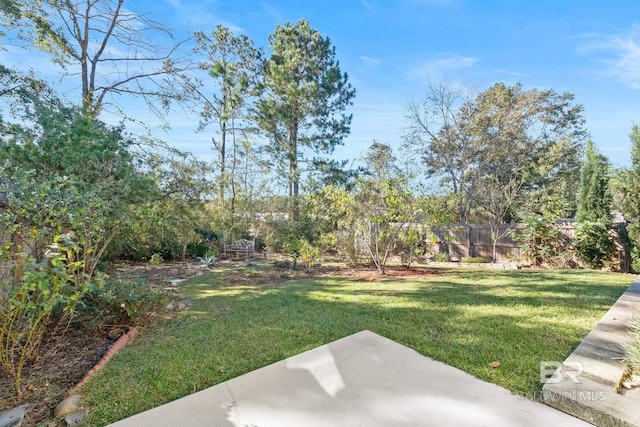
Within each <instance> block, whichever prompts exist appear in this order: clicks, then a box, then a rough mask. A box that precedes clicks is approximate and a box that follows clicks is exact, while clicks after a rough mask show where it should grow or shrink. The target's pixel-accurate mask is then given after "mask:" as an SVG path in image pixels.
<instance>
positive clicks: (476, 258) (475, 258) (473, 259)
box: [462, 256, 491, 264]
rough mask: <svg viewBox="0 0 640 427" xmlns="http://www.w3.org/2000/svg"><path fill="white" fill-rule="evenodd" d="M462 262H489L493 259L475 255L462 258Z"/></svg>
mask: <svg viewBox="0 0 640 427" xmlns="http://www.w3.org/2000/svg"><path fill="white" fill-rule="evenodd" d="M462 262H464V263H467V264H487V263H490V262H491V259H490V258H487V257H483V256H473V257H467V258H462Z"/></svg>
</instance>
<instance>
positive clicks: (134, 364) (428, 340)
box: [86, 271, 631, 424]
mask: <svg viewBox="0 0 640 427" xmlns="http://www.w3.org/2000/svg"><path fill="white" fill-rule="evenodd" d="M225 274H228V273H222V274H220V273H216V274H212V275H207V276H201V277H199V278H195V279H191V280H189V281H187V282H183V283H182V287H183V291H184V292H185V294H186V295H187V296H188V297H189V298H192V299H193V300H194V301H195V304H194V306H193V307H192V308H191V309H190V310H188V311H186V312H184V313H182V314H181V315H180V316H179V317H178V318H176V319H175V320H173V321H172V322H170V323H169V324H168V325H167V326H165V327H164V328H163V329H162V330H160V331H151V332H150V333H149V334H147V335H144V334H143V336H142V337H140V338H139V339H138V340H137V341H135V342H134V344H133V345H132V346H130V347H129V348H127V349H125V351H124V352H123V353H124V355H123V357H116V358H114V359H113V361H112V362H111V364H110V365H108V366H107V368H106V369H105V370H103V371H102V372H101V374H100V375H97V376H96V377H97V378H96V379H95V380H93V381H91V382H90V383H89V385H88V387H87V389H86V391H88V393H87V401H88V403H89V405H90V406H91V407H92V413H94V414H96V417H97V418H96V419H95V420H94V421H95V422H96V424H100V422H101V420H102V421H103V422H112V421H114V420H115V419H120V418H124V417H126V416H129V415H132V414H134V413H137V412H141V411H143V410H146V409H149V408H151V407H153V406H157V405H159V404H162V403H166V402H168V401H170V400H173V399H176V398H179V397H182V396H185V395H187V394H190V393H193V392H195V391H198V390H201V389H203V388H206V387H209V386H211V385H214V384H218V383H220V382H223V381H226V380H228V379H230V378H233V377H236V376H238V375H242V374H244V373H246V372H250V371H252V370H255V369H258V368H260V367H262V366H266V365H268V364H271V363H273V362H276V361H278V360H282V359H285V358H287V357H290V356H293V355H295V354H299V353H301V352H304V351H306V350H309V349H312V348H315V347H317V346H320V345H323V344H326V343H328V342H331V341H334V340H336V339H339V338H342V337H345V336H347V335H351V334H353V333H356V332H359V331H361V330H364V329H368V330H371V331H373V332H375V333H377V334H379V335H382V336H385V337H387V338H389V339H392V340H394V341H396V342H398V343H400V344H403V345H406V346H408V347H411V348H413V349H415V350H417V351H419V352H420V353H422V354H424V355H426V356H429V357H432V358H434V359H436V360H440V361H442V362H444V363H447V364H449V365H452V366H455V367H457V368H459V369H462V370H464V371H466V372H468V373H471V374H472V375H474V376H477V377H479V378H481V379H483V380H487V381H490V382H493V383H496V384H498V385H501V386H503V387H506V388H508V389H510V390H511V391H512V392H515V393H523V394H527V395H535V394H536V393H538V392H539V390H540V384H539V364H540V362H541V361H562V360H564V358H566V356H567V355H568V354H570V353H571V351H572V350H573V349H574V348H575V347H576V346H577V345H578V343H579V342H580V340H581V339H582V337H583V336H584V335H585V334H586V333H587V332H588V330H590V328H591V327H592V326H593V324H595V323H596V322H597V320H598V319H599V318H600V317H601V316H602V315H603V314H604V312H605V311H606V309H608V307H609V306H610V305H611V304H612V303H613V302H614V301H615V300H616V298H617V297H618V296H619V295H620V294H621V293H622V292H623V291H624V289H625V287H624V286H622V285H621V283H620V282H621V280H620V279H619V278H618V279H617V280H613V279H612V280H610V282H608V283H604V282H605V280H604V278H606V275H602V278H603V280H602V283H600V282H598V283H595V284H594V283H593V278H591V281H589V279H588V278H585V277H583V276H580V275H572V274H570V275H566V274H564V273H563V274H559V273H557V272H555V273H554V272H549V273H547V272H535V274H531V272H508V273H504V272H485V271H482V272H480V271H460V272H455V274H451V275H439V276H431V277H426V278H419V279H415V280H414V279H411V280H402V281H385V282H375V281H374V282H365V281H358V280H344V279H337V278H317V279H304V280H299V281H295V282H285V283H279V284H273V285H258V286H246V285H244V286H227V285H225V284H224V278H225ZM567 278H568V279H570V280H567ZM598 278H599V276H598ZM630 283H631V280H629V284H630ZM494 360H497V361H500V362H501V366H500V368H498V369H492V368H490V367H489V363H490V362H492V361H494ZM119 383H125V384H127V386H126V387H124V390H123V387H118V384H119ZM114 388H115V389H119V393H120V394H121V395H120V396H119V397H118V400H119V401H123V402H124V401H126V402H128V405H126V406H123V407H120V406H118V405H117V404H116V405H114V404H113V399H112V398H109V396H108V395H106V394H105V393H106V391H105V390H112V389H114ZM122 394H125V395H122ZM128 396H129V398H128ZM101 414H102V415H101ZM101 416H102V417H104V418H102V419H101V418H100V417H101Z"/></svg>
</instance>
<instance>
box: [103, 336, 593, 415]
mask: <svg viewBox="0 0 640 427" xmlns="http://www.w3.org/2000/svg"><path fill="white" fill-rule="evenodd" d="M178 425H185V426H186V425H188V426H193V427H198V426H233V427H240V426H243V427H244V426H259V427H269V426H273V427H288V426H292V427H293V426H296V427H300V426H305V427H313V426H318V427H319V426H322V427H327V426H366V427H375V426H380V427H382V426H384V427H394V426H407V427H408V426H492V427H500V426H505V427H506V426H509V427H512V426H546V427H552V426H564V427H573V426H575V427H577V426H589V425H590V424H587V423H585V422H584V421H580V420H578V419H576V418H573V417H571V416H569V415H566V414H564V413H562V412H560V411H558V410H556V409H553V408H551V407H549V406H546V405H543V404H541V403H537V402H533V401H530V400H526V399H524V398H521V397H519V396H515V395H512V394H511V393H510V392H509V391H508V390H506V389H504V388H501V387H498V386H496V385H494V384H490V383H486V382H484V381H481V380H479V379H477V378H475V377H472V376H471V375H469V374H466V373H465V372H463V371H460V370H458V369H456V368H453V367H451V366H448V365H445V364H443V363H440V362H437V361H434V360H432V359H429V358H427V357H424V356H422V355H421V354H419V353H418V352H416V351H414V350H412V349H410V348H408V347H405V346H403V345H400V344H398V343H396V342H394V341H391V340H389V339H387V338H384V337H381V336H379V335H376V334H374V333H372V332H369V331H363V332H359V333H357V334H354V335H351V336H348V337H346V338H343V339H340V340H338V341H334V342H332V343H329V344H327V345H323V346H321V347H318V348H315V349H313V350H310V351H307V352H305V353H302V354H299V355H296V356H293V357H290V358H289V359H286V360H282V361H280V362H277V363H274V364H272V365H269V366H266V367H264V368H261V369H258V370H256V371H253V372H250V373H248V374H245V375H242V376H240V377H237V378H234V379H231V380H229V381H227V382H225V383H222V384H218V385H216V386H213V387H210V388H208V389H206V390H203V391H200V392H198V393H195V394H192V395H190V396H186V397H184V398H182V399H179V400H176V401H174V402H171V403H168V404H166V405H163V406H160V407H157V408H154V409H151V410H149V411H146V412H143V413H140V414H137V415H134V416H132V417H130V418H127V419H125V420H122V421H119V422H117V423H115V424H112V426H114V427H134V426H136V427H145V426H149V427H152V426H153V427H163V426H167V427H168V426H172V427H173V426H178Z"/></svg>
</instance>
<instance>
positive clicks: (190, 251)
mask: <svg viewBox="0 0 640 427" xmlns="http://www.w3.org/2000/svg"><path fill="white" fill-rule="evenodd" d="M208 250H209V245H207V243H206V242H204V241H202V242H197V243H195V242H191V243H189V244H188V245H187V255H189V256H192V257H201V256H203V255H204V254H206V253H207V251H208Z"/></svg>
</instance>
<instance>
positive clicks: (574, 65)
mask: <svg viewBox="0 0 640 427" xmlns="http://www.w3.org/2000/svg"><path fill="white" fill-rule="evenodd" d="M128 7H129V8H130V9H131V10H134V11H136V12H142V11H153V12H154V13H156V14H157V19H158V20H159V21H162V22H165V23H167V24H169V25H170V26H172V27H173V28H174V29H175V32H176V34H177V35H178V37H180V36H184V35H185V34H187V33H188V32H189V31H196V30H203V31H206V32H210V31H211V30H213V29H214V28H215V26H216V25H218V24H223V25H226V26H227V27H229V28H231V29H232V30H234V31H235V32H238V33H244V34H246V35H248V36H249V37H251V38H252V39H253V40H254V41H255V43H256V45H258V46H262V47H266V46H267V37H268V35H269V34H270V33H272V32H273V30H274V29H275V27H276V25H277V24H279V23H280V24H281V23H284V22H287V21H289V22H295V21H297V20H299V19H301V18H304V19H307V20H308V21H309V22H310V23H311V26H312V27H313V28H316V29H317V30H319V31H320V32H321V33H322V34H323V35H324V36H328V37H329V38H330V39H331V42H332V44H333V45H334V46H335V48H336V53H337V57H338V60H339V61H340V66H341V68H342V70H343V71H344V72H347V73H348V74H349V79H350V82H351V83H352V85H353V86H354V87H355V88H356V90H357V94H356V98H355V100H354V105H353V106H352V107H351V110H350V112H351V113H352V114H353V123H352V128H351V135H350V136H349V137H348V138H347V139H346V140H345V145H344V147H338V148H337V149H336V154H335V157H337V158H347V159H355V158H358V157H360V156H361V155H362V153H363V152H364V151H365V150H366V149H367V147H368V146H369V145H370V144H371V143H372V141H373V139H376V140H378V141H379V142H383V143H387V144H389V145H391V146H392V147H394V149H395V150H399V146H400V143H401V142H402V141H401V133H402V128H403V127H404V126H406V122H405V119H404V115H405V108H406V104H407V101H408V100H409V99H412V98H413V99H420V98H422V97H423V95H424V93H425V91H426V87H427V79H430V80H431V81H434V82H440V81H446V82H451V83H452V84H462V85H464V86H473V87H477V88H478V89H480V90H484V89H486V88H488V87H489V86H491V85H492V84H494V83H496V82H505V83H507V84H515V83H517V82H521V83H522V84H523V87H524V88H525V89H528V88H533V87H535V88H539V89H548V88H551V89H554V90H556V91H557V92H571V93H573V94H574V95H575V102H576V103H580V104H582V105H583V106H584V107H585V117H586V119H587V123H586V128H587V129H588V130H589V131H590V133H591V136H592V139H593V140H594V142H595V143H596V144H597V145H598V147H599V148H600V150H601V151H602V152H603V154H605V155H606V156H607V157H608V158H609V159H610V160H611V161H612V162H613V163H614V164H615V165H619V166H620V165H628V164H629V150H630V143H629V138H628V135H629V132H630V129H631V125H632V124H633V123H634V122H637V123H640V102H639V101H640V99H639V96H640V2H639V1H637V0H636V1H606V2H605V1H601V0H600V1H568V0H555V1H546V0H545V1H539V0H538V1H516V0H512V1H501V0H494V1H465V0H393V1H392V0H389V1H383V0H341V1H337V0H335V1H334V0H327V1H322V0H316V1H302V0H297V1H292V0H269V1H248V0H230V1H216V0H204V1H189V0H154V1H151V0H137V3H133V2H132V3H131V4H129V6H128ZM15 58H16V57H14V58H13V60H16V59H15ZM0 59H3V60H4V61H5V62H11V60H12V58H11V55H10V53H6V52H5V53H2V54H0ZM17 62H19V63H22V64H28V63H29V60H27V59H26V58H25V57H24V56H22V57H20V59H19V60H17ZM31 62H33V63H34V64H35V68H41V67H42V65H38V60H37V59H36V58H35V56H34V57H32V58H31ZM40 64H41V63H40ZM123 104H124V106H125V108H128V109H129V110H130V111H138V112H139V114H140V117H139V118H140V119H141V120H143V121H148V122H152V121H153V119H152V117H151V116H149V115H147V113H144V112H142V110H141V109H140V108H141V107H140V105H136V104H135V103H133V102H132V103H130V104H129V105H128V106H127V104H126V103H123ZM169 121H170V122H171V123H172V128H173V130H172V132H171V133H168V134H160V136H161V137H163V138H165V139H167V140H169V141H170V142H172V143H174V144H175V145H177V146H178V147H181V148H185V149H189V150H191V151H193V152H194V153H196V154H197V155H198V156H200V157H203V158H206V157H208V156H210V155H211V154H210V153H211V149H210V147H211V145H210V138H211V135H208V134H206V133H200V134H196V133H195V129H196V127H197V118H194V117H190V116H187V115H185V114H183V113H179V112H174V113H172V115H171V116H170V117H169Z"/></svg>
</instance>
